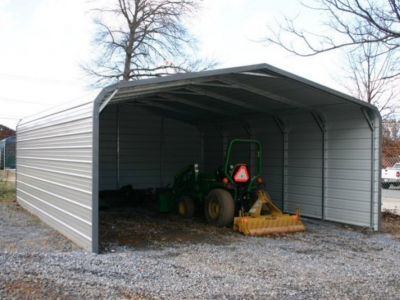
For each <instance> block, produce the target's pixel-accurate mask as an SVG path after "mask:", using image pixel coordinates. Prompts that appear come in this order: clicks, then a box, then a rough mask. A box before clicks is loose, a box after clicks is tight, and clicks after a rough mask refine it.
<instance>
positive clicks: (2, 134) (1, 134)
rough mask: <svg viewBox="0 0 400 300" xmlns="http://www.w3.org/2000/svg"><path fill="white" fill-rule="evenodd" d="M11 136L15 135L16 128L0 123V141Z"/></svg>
mask: <svg viewBox="0 0 400 300" xmlns="http://www.w3.org/2000/svg"><path fill="white" fill-rule="evenodd" d="M10 136H15V130H12V129H11V128H8V127H7V126H4V125H1V124H0V141H1V140H4V139H5V138H8V137H10Z"/></svg>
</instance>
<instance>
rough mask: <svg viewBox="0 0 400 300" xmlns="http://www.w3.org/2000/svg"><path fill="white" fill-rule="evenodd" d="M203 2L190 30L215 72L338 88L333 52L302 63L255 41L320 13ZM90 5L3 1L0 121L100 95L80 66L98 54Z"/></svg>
mask: <svg viewBox="0 0 400 300" xmlns="http://www.w3.org/2000/svg"><path fill="white" fill-rule="evenodd" d="M202 4H203V7H204V8H203V11H202V12H201V13H200V15H199V16H198V18H196V19H194V20H191V22H190V24H189V27H190V29H191V30H192V33H193V34H195V35H196V36H197V37H198V39H199V40H200V47H201V49H200V51H201V54H202V55H204V56H208V57H212V58H214V59H216V60H218V61H220V62H221V64H220V66H219V67H218V68H224V67H235V66H243V65H250V64H259V63H268V64H271V65H274V66H276V67H278V68H281V69H284V70H286V71H289V72H292V73H294V74H296V75H299V76H302V77H305V78H307V79H310V80H313V81H316V82H318V83H321V84H324V85H326V86H329V87H332V88H335V89H338V90H341V91H343V88H341V87H340V86H339V85H338V84H337V83H336V81H335V80H333V79H332V76H331V74H334V73H335V72H337V71H338V70H337V65H338V64H340V63H339V62H340V60H339V58H337V55H338V54H337V53H331V54H325V55H321V56H317V57H313V58H301V57H296V56H293V55H291V54H288V53H287V52H285V51H283V50H281V49H278V48H276V47H266V46H265V45H263V44H262V43H255V42H254V40H257V39H260V38H262V37H263V36H266V35H267V33H268V31H267V24H275V20H276V19H282V15H283V14H285V15H289V16H295V15H297V14H300V16H301V18H302V19H303V20H308V23H307V25H308V26H313V25H315V26H316V25H317V24H318V23H317V22H316V20H317V16H315V15H313V13H312V12H309V11H307V10H305V9H304V8H302V7H301V6H300V5H299V4H298V2H297V1H296V0H287V1H274V0H262V1H261V0H204V1H202ZM88 8H89V7H88V4H87V1H84V0H0V41H1V47H0V80H1V81H0V82H1V83H0V124H3V125H6V126H9V127H10V128H13V129H15V127H16V125H17V123H18V120H19V119H21V118H24V117H27V116H30V115H33V114H35V113H38V112H40V111H43V110H45V109H48V108H50V107H52V106H56V105H58V104H61V103H64V102H67V101H70V100H74V99H85V98H94V97H95V96H96V94H97V93H98V92H99V91H90V90H88V89H87V88H86V86H87V84H88V82H87V79H86V78H85V77H84V75H83V73H82V71H81V70H80V69H79V64H80V63H83V62H85V61H87V60H88V59H89V57H90V56H91V55H93V53H94V51H95V49H94V48H93V47H92V46H91V40H92V37H93V34H94V27H93V24H92V21H91V18H90V16H89V14H88V13H87V11H88ZM310 20H315V21H313V22H315V23H314V24H313V23H311V22H312V21H310ZM300 21H301V19H300Z"/></svg>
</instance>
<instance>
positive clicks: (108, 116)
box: [99, 105, 119, 191]
mask: <svg viewBox="0 0 400 300" xmlns="http://www.w3.org/2000/svg"><path fill="white" fill-rule="evenodd" d="M117 111H118V106H117V105H113V106H107V107H106V108H105V109H104V110H103V111H102V112H101V114H100V122H99V130H100V135H99V161H100V164H99V189H100V191H101V190H114V189H118V188H119V187H118V174H117V163H118V161H117V147H118V144H117V140H118V130H117V125H118V115H117Z"/></svg>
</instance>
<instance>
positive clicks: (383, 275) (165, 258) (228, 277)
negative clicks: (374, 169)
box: [0, 202, 400, 299]
mask: <svg viewBox="0 0 400 300" xmlns="http://www.w3.org/2000/svg"><path fill="white" fill-rule="evenodd" d="M152 220H153V219H152V218H151V217H147V219H146V222H151V221H152ZM107 221H108V219H107V218H104V220H103V225H106V226H108V225H109V224H107ZM104 222H105V223H104ZM154 222H158V221H157V220H155V221H154ZM162 222H163V224H167V223H168V224H169V225H168V226H174V224H176V228H177V229H176V232H177V236H178V235H179V232H180V231H182V232H183V231H185V232H184V233H185V234H186V235H187V236H188V237H190V236H192V237H194V239H190V238H188V239H179V238H174V237H171V236H168V238H153V239H150V240H148V242H147V244H145V245H140V246H132V245H125V246H119V245H118V244H117V243H116V242H115V241H112V240H110V241H107V240H103V241H102V245H103V249H104V250H103V251H104V253H103V254H100V255H96V254H91V253H87V252H84V251H83V250H82V249H80V248H79V247H77V246H75V245H74V244H73V243H71V242H70V241H69V240H68V239H66V238H64V237H63V236H61V235H60V234H58V233H57V232H55V231H54V230H53V229H51V228H49V227H48V226H47V225H45V224H43V223H42V222H40V221H39V220H38V219H37V218H36V217H34V216H32V215H30V214H29V213H27V212H25V211H24V210H23V209H21V208H19V207H18V206H17V205H16V204H15V203H14V202H8V203H0V266H1V269H0V299H400V282H399V279H400V276H399V275H400V242H398V241H396V240H395V239H394V238H393V237H392V236H390V235H387V234H381V233H371V232H368V231H367V230H360V229H357V230H356V229H354V228H350V227H345V226H340V225H337V224H333V223H327V222H320V221H315V220H305V221H304V223H305V225H306V227H307V231H306V232H302V233H296V234H288V235H280V236H272V237H271V236H270V237H257V238H256V237H244V236H241V235H239V234H237V233H233V232H231V231H230V230H229V229H222V230H219V229H214V228H210V227H209V226H207V225H203V224H199V222H198V220H195V221H194V222H195V224H193V220H192V221H191V222H192V223H191V222H188V221H180V220H176V219H174V218H167V219H164V220H162ZM137 224H140V221H139V223H131V225H130V226H131V227H135V226H136V225H137ZM157 224H158V223H157ZM125 225H126V224H125ZM155 227H156V228H157V227H158V226H155ZM168 228H169V227H168ZM154 230H156V231H157V230H158V231H161V232H162V230H163V229H162V228H159V229H154ZM187 233H189V234H187ZM152 234H153V236H154V235H155V233H152ZM185 234H183V235H182V236H186V235H185ZM161 235H162V233H161ZM197 236H199V237H200V238H195V237H197Z"/></svg>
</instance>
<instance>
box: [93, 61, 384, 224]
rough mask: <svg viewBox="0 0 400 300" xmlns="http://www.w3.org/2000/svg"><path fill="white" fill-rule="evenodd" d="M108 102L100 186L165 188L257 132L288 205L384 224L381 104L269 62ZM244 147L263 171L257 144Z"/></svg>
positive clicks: (269, 173) (142, 85) (268, 174)
mask: <svg viewBox="0 0 400 300" xmlns="http://www.w3.org/2000/svg"><path fill="white" fill-rule="evenodd" d="M99 102H100V103H99V105H100V110H101V113H100V118H99V135H98V136H99V139H98V140H99V190H107V189H118V188H120V187H122V186H124V185H127V184H131V185H132V186H133V188H138V189H144V188H157V187H164V186H166V185H167V184H172V183H173V177H174V175H175V174H176V172H177V171H179V170H180V169H181V168H182V167H184V166H186V165H189V164H192V163H198V164H199V167H200V171H205V172H213V171H215V170H216V169H217V167H218V166H220V165H222V163H223V158H224V154H225V152H226V149H227V143H228V142H229V141H230V140H231V139H234V138H251V139H256V140H259V141H260V142H261V144H262V161H263V163H262V166H263V168H262V178H263V180H264V183H265V189H266V190H267V191H268V192H269V193H270V195H271V197H272V200H273V202H274V203H275V204H276V205H277V206H278V207H280V208H281V209H282V210H283V211H285V212H294V210H295V207H296V206H297V205H300V207H301V213H302V215H303V216H308V217H314V218H322V219H326V220H333V221H339V222H343V223H348V224H354V225H361V226H368V227H372V228H375V229H378V226H379V225H378V223H379V217H378V207H379V203H378V202H379V200H378V199H379V197H378V195H379V194H378V193H379V192H378V190H379V189H378V188H376V185H377V184H376V182H378V181H379V172H378V171H377V170H379V155H377V154H376V149H378V150H379V149H380V142H379V134H378V133H377V132H379V128H380V122H379V120H380V119H379V114H376V111H375V108H374V107H373V106H369V105H367V104H365V103H364V102H361V101H358V100H356V99H353V98H350V97H348V96H346V95H344V94H340V93H338V92H335V91H333V90H330V89H328V88H325V87H322V86H320V85H317V84H315V83H311V82H309V81H307V80H304V79H301V78H298V77H296V76H294V75H292V74H289V73H286V72H284V71H281V70H278V69H275V68H273V67H271V66H268V65H256V66H250V67H242V68H233V69H225V70H217V71H210V72H202V73H196V74H183V75H175V76H170V77H168V78H159V79H149V80H141V81H138V82H127V83H120V84H117V85H114V86H110V87H109V88H108V90H107V91H106V92H105V94H104V95H103V96H102V97H101V99H100V101H99ZM377 129H378V130H377ZM238 150H239V151H236V153H239V154H238V157H234V159H235V158H236V159H238V161H237V163H243V162H245V163H247V164H248V165H249V166H250V170H254V169H255V164H256V153H255V149H254V147H251V146H246V147H245V148H243V147H242V148H239V149H238ZM239 160H240V161H239ZM243 160H246V161H243Z"/></svg>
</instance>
